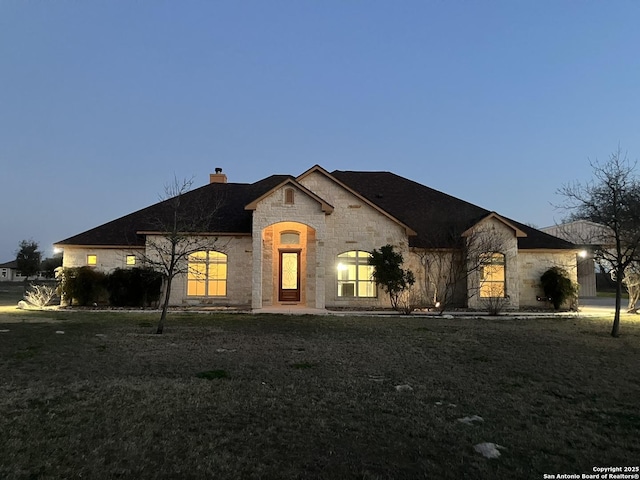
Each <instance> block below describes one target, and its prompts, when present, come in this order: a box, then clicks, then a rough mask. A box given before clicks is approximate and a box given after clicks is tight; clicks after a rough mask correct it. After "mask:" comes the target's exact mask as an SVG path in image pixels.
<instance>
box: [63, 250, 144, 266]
mask: <svg viewBox="0 0 640 480" xmlns="http://www.w3.org/2000/svg"><path fill="white" fill-rule="evenodd" d="M142 252H144V248H131V249H126V248H105V247H66V246H65V247H64V253H63V256H62V266H63V267H64V268H72V267H86V266H87V255H96V256H97V257H98V258H97V260H98V263H97V264H96V265H95V268H96V269H97V270H100V271H101V272H104V273H109V272H112V271H113V270H115V269H116V268H128V267H129V266H128V265H127V264H126V258H127V255H136V263H137V265H135V266H140V264H141V257H140V255H141V253H142Z"/></svg>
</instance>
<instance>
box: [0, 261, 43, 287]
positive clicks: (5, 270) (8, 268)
mask: <svg viewBox="0 0 640 480" xmlns="http://www.w3.org/2000/svg"><path fill="white" fill-rule="evenodd" d="M45 278H46V277H45V275H44V272H38V274H37V275H34V276H31V277H29V279H31V280H43V279H45ZM24 280H25V277H24V276H23V275H22V274H21V273H20V271H18V262H17V261H15V260H12V261H11V262H6V263H0V282H24Z"/></svg>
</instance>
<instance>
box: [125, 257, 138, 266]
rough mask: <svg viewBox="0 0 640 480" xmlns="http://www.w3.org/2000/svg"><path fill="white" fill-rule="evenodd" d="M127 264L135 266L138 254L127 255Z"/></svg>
mask: <svg viewBox="0 0 640 480" xmlns="http://www.w3.org/2000/svg"><path fill="white" fill-rule="evenodd" d="M125 262H126V264H127V266H133V265H135V264H136V256H135V255H127V258H126V259H125Z"/></svg>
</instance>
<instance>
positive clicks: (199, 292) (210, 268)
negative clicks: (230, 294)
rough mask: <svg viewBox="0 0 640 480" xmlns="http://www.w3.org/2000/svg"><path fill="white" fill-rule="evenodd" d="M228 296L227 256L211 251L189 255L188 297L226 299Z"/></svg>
mask: <svg viewBox="0 0 640 480" xmlns="http://www.w3.org/2000/svg"><path fill="white" fill-rule="evenodd" d="M226 295H227V256H226V255H225V254H224V253H220V252H215V251H213V250H210V251H208V252H207V251H202V252H195V253H192V254H191V255H189V271H188V273H187V296H197V297H224V296H226Z"/></svg>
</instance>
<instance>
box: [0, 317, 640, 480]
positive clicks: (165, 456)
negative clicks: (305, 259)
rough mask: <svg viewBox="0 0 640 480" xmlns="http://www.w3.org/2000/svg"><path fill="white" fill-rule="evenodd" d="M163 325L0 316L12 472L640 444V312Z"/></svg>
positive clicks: (340, 460)
mask: <svg viewBox="0 0 640 480" xmlns="http://www.w3.org/2000/svg"><path fill="white" fill-rule="evenodd" d="M3 322H4V323H3ZM148 325H150V326H148ZM154 325H155V314H150V313H135V314H133V313H125V312H119V313H117V312H92V311H85V312H65V311H60V312H21V313H15V314H14V313H11V314H7V313H5V314H2V313H0V330H9V331H8V332H2V333H0V379H2V382H1V384H0V432H2V435H0V478H3V479H43V480H44V479H58V478H81V477H82V478H91V479H98V480H100V479H112V478H125V479H129V478H135V479H174V478H181V479H182V478H186V479H208V478H217V479H271V478H278V479H298V478H305V479H307V478H309V479H325V478H330V479H342V478H354V479H355V478H358V479H387V478H393V479H402V478H407V479H413V478H439V479H445V480H446V479H464V478H470V479H477V478H491V479H512V478H518V479H528V478H532V479H538V478H542V477H543V474H544V473H558V472H565V473H567V472H568V473H589V472H591V471H592V470H591V469H592V467H593V466H595V465H614V466H615V465H629V464H631V463H633V459H637V458H640V444H639V443H638V441H637V432H638V430H639V429H640V414H639V413H638V409H637V399H638V398H640V384H639V382H638V377H637V375H638V371H640V323H639V322H638V321H636V320H635V317H633V316H630V315H625V316H623V321H622V333H623V336H622V337H621V338H618V339H613V338H611V337H610V336H609V335H608V333H609V328H610V320H609V319H606V320H605V319H593V318H589V319H587V318H564V319H561V318H556V319H527V320H508V319H495V320H477V319H471V318H467V319H462V318H458V319H440V318H430V319H424V318H417V317H408V318H407V317H393V318H368V317H333V316H331V317H314V316H277V315H270V316H252V315H238V314H236V315H234V314H211V315H202V314H172V315H170V317H169V321H168V322H167V326H166V333H165V334H164V335H153V334H152V332H153V330H154V328H153V326H154ZM56 331H58V332H64V334H56ZM201 377H204V378H201ZM397 385H410V386H411V390H409V389H400V390H396V388H395V387H396V386H397ZM472 415H479V416H481V417H482V418H483V419H484V421H483V422H479V423H475V424H473V425H465V424H464V423H462V422H458V421H457V419H459V418H462V417H466V416H472ZM481 442H494V443H497V444H500V445H502V446H504V447H505V449H504V450H501V453H502V456H501V457H500V458H498V459H493V460H489V459H485V458H484V457H482V456H481V455H479V454H478V453H476V452H475V451H474V449H473V446H474V445H476V444H478V443H481Z"/></svg>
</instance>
